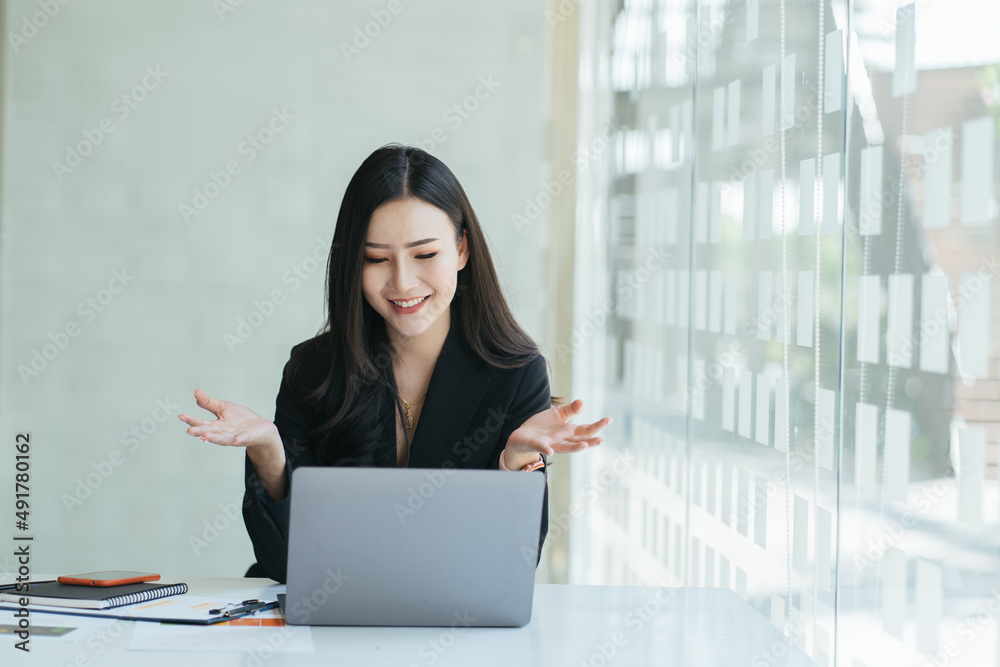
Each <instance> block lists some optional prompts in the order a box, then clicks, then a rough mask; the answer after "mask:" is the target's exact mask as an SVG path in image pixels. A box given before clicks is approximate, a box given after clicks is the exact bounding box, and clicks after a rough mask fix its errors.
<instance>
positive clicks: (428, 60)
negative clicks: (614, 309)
mask: <svg viewBox="0 0 1000 667" xmlns="http://www.w3.org/2000/svg"><path fill="white" fill-rule="evenodd" d="M219 4H220V3H215V5H213V3H208V2H194V1H190V0H188V1H184V2H178V1H172V2H170V3H152V2H149V3H140V2H134V1H133V2H126V1H124V0H104V1H101V2H87V3H84V2H76V3H69V4H68V5H65V6H61V5H60V9H59V11H58V13H57V14H56V15H55V16H53V17H51V18H49V19H48V20H47V23H46V25H44V27H43V28H41V29H40V30H38V31H37V34H33V33H31V31H30V30H29V31H26V32H23V25H24V24H23V20H24V18H25V17H30V16H31V15H32V14H34V13H36V12H38V11H40V9H39V5H37V4H36V2H32V1H27V0H14V1H11V2H8V3H7V12H6V21H7V30H8V32H14V33H21V34H22V37H23V36H25V35H28V36H29V38H27V39H25V40H11V39H10V38H9V37H8V39H7V40H5V44H4V60H5V62H4V89H3V104H4V127H3V132H4V136H3V141H4V144H3V158H2V159H3V182H2V188H3V190H2V197H3V199H2V220H0V225H2V227H0V233H2V234H3V236H2V237H0V364H2V374H0V470H2V471H5V472H4V474H3V475H2V480H0V509H3V510H4V511H3V515H4V516H5V517H8V519H9V518H10V516H11V514H12V511H13V484H12V480H11V475H10V474H8V473H7V471H10V470H11V469H12V466H13V444H14V437H15V434H16V433H18V432H21V431H28V432H30V433H31V436H32V442H33V445H32V446H33V449H32V460H31V465H32V468H31V475H32V477H31V510H30V511H31V515H30V516H31V529H30V531H29V532H30V533H32V534H34V535H35V536H36V537H35V542H34V545H33V547H32V548H33V554H34V555H33V560H32V568H33V570H34V571H36V572H67V571H74V570H75V571H86V570H93V569H112V568H124V569H137V570H152V571H162V572H178V573H184V574H187V575H190V576H199V575H241V574H242V573H243V572H244V570H245V569H246V567H247V566H249V565H250V563H251V562H253V560H254V559H253V554H252V550H251V546H250V542H249V539H248V538H247V536H246V533H245V530H244V528H243V523H242V519H241V518H240V517H239V516H238V515H237V514H236V513H235V510H236V506H238V504H239V500H240V498H241V496H242V486H243V485H242V479H241V475H242V469H243V453H242V451H240V450H232V449H224V448H219V447H215V446H212V445H207V444H205V443H201V442H200V441H198V440H196V439H194V438H191V437H190V436H188V435H186V434H185V433H184V430H185V428H186V426H185V425H184V424H183V423H181V422H180V421H179V420H177V419H176V417H175V415H176V414H177V413H179V412H197V411H198V408H197V406H196V405H195V404H194V400H193V397H192V392H193V390H194V389H195V388H196V387H202V388H204V389H206V390H207V391H209V392H210V393H212V394H215V395H218V396H221V397H223V398H227V399H230V400H233V401H237V402H241V403H244V404H245V405H248V406H250V407H252V408H254V409H256V410H257V411H259V412H260V413H262V414H264V415H265V416H267V417H272V416H273V413H274V397H275V394H276V392H277V388H278V383H279V380H280V374H281V368H282V366H283V364H284V362H285V361H286V360H287V357H288V352H289V350H290V348H291V347H292V345H294V344H295V343H297V342H299V341H301V340H304V339H306V338H309V337H311V336H312V335H314V333H315V332H316V330H317V328H318V327H319V326H320V325H321V323H322V319H323V312H324V304H323V282H324V277H323V267H324V266H325V257H326V252H327V251H328V249H329V245H328V244H329V239H330V237H331V236H332V233H333V226H334V221H335V219H336V213H337V208H338V206H339V204H340V199H341V196H342V194H343V191H344V188H345V187H346V185H347V181H348V179H349V178H350V176H351V174H352V173H353V172H354V170H355V169H356V168H357V167H358V165H359V164H360V163H361V161H362V160H363V159H364V157H365V156H366V155H367V154H368V153H370V152H371V151H372V150H373V149H375V148H376V147H378V146H380V145H382V144H383V143H386V142H389V141H403V142H410V143H412V142H416V141H419V140H424V139H427V138H429V137H431V136H432V131H433V130H434V129H435V128H439V127H440V128H441V129H442V130H443V131H444V133H445V135H446V139H447V140H446V141H444V142H443V143H440V144H439V145H437V146H435V147H433V148H432V152H434V153H435V154H436V155H438V156H439V157H440V158H441V159H443V160H444V161H445V163H446V164H448V165H449V166H450V167H451V168H452V169H453V170H454V171H455V172H456V174H457V175H458V177H459V179H460V180H461V181H462V183H463V185H464V186H465V188H466V190H467V191H468V193H469V196H470V198H471V199H472V202H473V205H474V207H475V208H476V211H477V213H478V214H479V216H480V219H481V220H482V222H483V224H484V226H485V227H486V231H487V234H488V235H489V237H490V239H491V241H492V244H493V246H494V259H495V260H496V261H497V263H498V265H499V269H500V274H501V279H502V281H503V282H504V286H505V289H506V290H507V294H508V297H509V298H510V300H511V302H512V306H513V307H514V309H515V314H516V315H517V316H518V317H519V319H520V321H521V323H522V324H523V325H524V326H525V327H526V328H527V330H528V331H529V333H531V334H532V335H534V336H535V337H536V340H537V341H538V342H539V343H540V344H542V345H544V344H545V341H543V340H542V339H541V334H542V332H541V323H542V318H541V313H542V309H543V307H544V305H545V295H544V293H543V292H542V291H540V290H539V286H540V285H542V284H544V276H545V271H544V268H543V262H542V257H541V251H540V250H539V249H538V248H537V244H534V243H533V241H535V240H536V239H538V238H540V237H541V232H542V230H543V227H544V225H534V226H531V227H528V228H526V229H524V230H523V231H521V232H518V230H516V229H515V228H514V226H513V225H512V223H511V214H512V213H515V212H520V211H522V210H523V208H524V200H525V197H528V196H534V195H535V194H536V193H537V192H538V191H539V185H540V183H541V178H542V173H543V171H542V170H543V162H542V157H543V156H542V152H543V149H542V146H543V138H544V137H543V131H544V128H543V113H544V94H545V91H544V81H545V63H546V60H545V48H546V47H545V43H544V40H545V39H546V36H547V31H546V30H545V21H544V9H545V7H544V4H543V3H539V2H531V1H530V0H513V1H508V2H503V3H470V2H460V1H459V0H448V1H445V2H434V3H431V2H417V1H414V0H400V4H399V5H398V7H400V8H401V11H400V12H399V13H398V14H396V15H393V16H392V18H391V21H390V22H389V23H388V25H387V26H385V27H384V28H382V29H381V32H380V34H379V35H378V36H377V37H376V38H374V39H372V40H371V42H370V44H368V45H367V46H366V47H365V48H364V49H363V50H361V52H360V54H355V55H354V57H353V58H352V59H351V62H348V61H347V58H346V57H345V55H344V54H343V53H342V49H341V46H340V44H341V42H345V41H350V40H351V39H353V37H354V35H355V28H357V27H361V28H363V27H364V25H365V23H366V22H367V21H371V20H372V15H371V12H372V11H376V12H378V11H380V10H385V9H386V8H387V7H389V5H390V4H391V3H389V2H388V1H370V2H353V3H349V4H348V3H339V2H338V3H333V2H302V1H296V2H287V1H286V2H281V3H261V2H249V1H246V2H242V3H241V4H239V5H238V6H237V7H235V8H234V10H233V11H232V12H227V13H225V14H224V15H223V16H222V17H221V18H220V16H219V15H218V14H217V10H216V9H215V8H214V6H218V5H219ZM383 18H384V15H383ZM147 68H152V69H153V70H155V69H156V68H159V69H160V70H161V71H163V72H165V73H167V75H166V76H165V77H164V78H163V79H162V81H160V82H159V83H157V84H156V86H155V88H153V86H152V84H153V83H154V80H153V79H152V78H146V79H145V81H146V83H147V84H149V87H150V88H152V89H151V90H149V91H148V94H147V95H146V96H145V99H144V100H143V101H142V102H140V103H139V104H138V105H137V106H136V108H135V109H130V110H129V114H128V116H127V117H125V118H122V115H123V111H122V109H123V107H122V106H121V104H120V103H119V104H115V100H116V98H119V97H120V96H122V95H123V94H126V93H129V91H132V90H133V88H134V87H136V86H141V85H142V84H143V81H144V77H146V73H147ZM480 77H483V78H487V79H488V78H490V77H492V78H493V80H494V81H498V82H499V84H500V85H499V87H498V88H497V89H496V91H495V92H493V93H492V94H491V95H490V96H489V97H488V99H485V100H483V101H482V102H481V103H480V105H479V108H478V109H477V110H476V111H474V112H473V113H471V114H470V115H469V117H468V118H467V119H462V123H461V125H460V126H459V127H455V124H456V123H454V122H449V121H448V119H450V118H453V116H448V118H446V117H445V113H446V112H447V111H448V109H449V108H450V107H452V105H454V104H456V103H461V102H462V100H463V98H466V97H467V96H468V95H470V94H473V93H474V91H475V89H476V87H477V85H479V81H480ZM141 92H142V91H140V95H141ZM480 92H481V93H483V92H485V90H484V89H480ZM273 109H287V112H288V113H290V114H292V115H294V118H293V119H291V120H290V121H289V122H288V125H287V128H285V129H284V130H283V131H281V132H280V133H278V134H276V136H275V138H274V140H273V143H271V144H270V145H268V146H267V147H266V149H265V150H263V151H262V152H260V153H259V155H257V156H256V158H255V159H254V160H253V161H252V162H248V161H247V159H246V158H247V156H246V155H245V154H241V153H240V152H239V148H238V147H239V146H240V144H241V142H243V141H244V140H245V138H246V137H247V136H248V135H249V134H251V133H257V132H258V131H259V130H261V129H263V128H265V127H266V126H267V124H268V123H269V121H270V119H271V118H272V115H273V111H272V110H273ZM105 118H106V119H109V120H110V122H111V123H113V126H114V130H113V131H112V132H110V133H108V134H105V135H104V136H103V138H102V140H101V142H100V143H99V145H97V146H96V147H95V148H94V149H93V152H92V153H91V154H90V155H87V156H86V157H84V158H83V160H82V163H81V164H80V165H79V166H77V167H75V168H74V169H72V170H71V171H70V172H69V173H62V174H57V173H56V170H55V169H54V167H53V162H54V161H59V162H65V161H66V146H67V145H68V144H70V145H76V144H78V143H79V142H81V141H83V140H84V134H83V132H91V133H93V131H95V130H96V129H97V128H99V127H100V124H101V121H102V119H105ZM105 127H107V125H105ZM93 136H96V135H93ZM438 136H440V135H438ZM229 160H235V161H236V162H238V163H239V165H240V167H241V173H240V174H238V175H237V176H235V177H234V178H232V181H231V183H230V184H229V185H228V187H226V188H224V189H223V190H222V192H221V194H220V195H219V196H218V197H217V198H215V199H214V200H212V201H211V203H210V204H209V205H208V206H207V208H206V209H205V210H204V211H203V212H201V213H200V215H198V216H197V217H193V218H192V219H191V220H190V221H189V222H185V220H184V219H183V217H182V215H181V213H180V211H179V205H180V204H181V203H187V204H192V199H193V196H194V189H195V188H203V187H204V186H205V185H206V184H207V183H209V182H210V180H209V172H210V171H220V170H222V169H224V168H225V165H226V163H227V161H229ZM317 239H321V240H320V241H318V240H317ZM314 251H315V252H316V253H317V256H318V257H319V262H318V265H319V270H317V271H316V272H315V273H313V274H311V276H309V277H308V279H307V280H305V281H304V282H302V283H301V286H299V287H298V288H297V289H296V288H295V287H296V286H295V284H294V283H292V282H288V281H287V280H286V278H285V277H286V275H287V274H286V272H288V271H289V270H290V269H292V267H293V266H294V265H297V264H301V263H302V262H303V260H307V258H309V257H310V256H311V255H312V254H313V253H314ZM115 271H125V272H126V274H127V275H128V276H132V277H133V278H132V279H131V281H130V282H128V284H127V286H126V287H125V288H124V289H123V290H121V291H120V293H118V294H114V295H113V299H112V300H111V301H110V303H108V304H107V305H106V306H105V307H104V308H103V311H102V312H100V313H96V314H95V316H94V317H93V318H92V319H91V318H90V316H89V315H88V314H87V311H85V310H81V309H79V308H78V304H80V303H82V302H85V301H86V299H88V298H99V297H100V296H101V295H102V290H104V289H106V288H108V287H109V281H111V280H112V278H113V276H114V272H115ZM113 286H114V287H115V288H118V287H119V285H118V283H115V284H114V285H113ZM273 290H281V292H282V295H283V297H284V299H285V300H284V302H283V303H281V304H280V305H278V306H277V307H276V309H275V310H274V313H273V315H272V316H271V317H269V318H266V319H265V321H264V323H263V324H262V325H261V326H260V327H259V328H257V329H256V330H254V332H253V334H252V336H250V337H249V338H248V339H247V340H246V341H245V342H244V343H243V344H241V345H239V346H237V347H235V349H233V350H232V351H231V350H230V349H228V348H227V344H226V341H225V340H224V334H225V333H227V332H233V331H234V330H235V328H236V322H237V319H238V318H240V317H244V318H245V317H247V316H248V315H249V314H250V313H251V311H252V310H253V309H254V308H255V302H256V301H260V300H262V299H265V298H266V297H267V296H268V295H269V294H270V293H271V292H272V291H273ZM108 295H110V293H106V294H105V296H108ZM71 324H75V325H77V326H78V327H79V329H78V335H76V336H75V337H71V338H68V339H67V341H65V342H66V345H65V347H64V348H62V349H58V351H57V354H54V355H53V354H52V353H53V352H55V351H56V348H55V347H50V348H49V349H48V350H47V351H48V352H49V353H50V356H53V357H54V358H52V359H50V360H47V367H45V368H44V369H43V370H41V371H40V372H39V373H38V375H37V376H31V377H28V378H27V379H23V378H22V377H21V374H20V373H19V367H21V366H24V367H29V368H30V367H31V364H32V355H33V353H34V351H36V350H37V351H39V352H42V351H43V348H44V346H45V345H46V344H48V343H50V342H51V340H50V336H52V337H55V338H59V332H62V331H65V330H66V327H67V326H69V325H71ZM159 402H163V403H167V404H169V410H168V412H169V414H168V415H166V413H164V412H162V411H158V410H157V405H158V403H159ZM206 414H207V413H206ZM163 415H166V417H167V418H166V421H163V422H162V423H158V422H156V420H155V418H156V417H160V416H163ZM143 424H145V427H146V429H147V430H149V431H151V433H149V434H148V435H145V434H144V437H145V440H144V441H138V440H127V439H126V438H125V434H127V432H128V431H129V430H130V429H132V428H133V427H135V428H139V429H140V430H141V429H142V427H143ZM115 452H118V454H117V456H119V457H120V458H119V459H118V461H119V463H120V465H114V464H113V463H105V462H106V461H109V460H111V457H113V456H115ZM102 467H103V468H104V469H105V472H108V471H109V469H110V475H109V476H107V478H106V479H105V478H103V477H102V476H101V475H100V472H99V470H98V469H100V468H102ZM88 476H89V479H90V481H91V482H92V486H94V487H96V488H93V489H91V488H87V486H86V481H87V479H88ZM81 485H82V486H81ZM78 489H79V491H80V494H79V495H80V496H83V495H85V494H86V492H89V494H90V495H89V497H87V498H85V499H82V501H81V502H79V503H74V504H70V505H68V504H67V503H68V502H69V501H70V500H71V499H72V500H77V490H78ZM227 505H232V506H233V507H231V508H230V510H231V511H233V512H234V516H233V518H232V520H231V521H230V520H228V519H226V518H225V509H226V506H227ZM213 521H216V522H217V523H218V524H219V525H220V526H224V525H225V524H226V523H227V522H228V523H229V524H230V525H229V527H228V528H227V529H223V530H222V531H221V532H220V534H219V535H218V537H217V538H216V539H215V540H214V541H212V542H211V543H210V544H209V545H208V546H207V547H206V548H202V549H201V550H200V552H199V553H198V554H197V555H196V554H195V549H194V548H193V547H192V546H191V543H190V539H191V538H192V537H195V536H198V537H201V536H203V535H202V533H203V531H204V529H205V525H206V523H205V522H208V523H212V522H213ZM0 526H2V527H0V535H7V534H8V533H9V532H11V531H12V528H11V521H10V520H7V519H5V520H4V521H3V522H2V523H0ZM209 536H210V534H209ZM7 543H9V541H7ZM7 551H8V550H7V549H4V553H6V552H7ZM12 565H13V561H12V560H11V559H10V557H9V556H5V557H3V558H0V574H2V573H9V572H11V571H12Z"/></svg>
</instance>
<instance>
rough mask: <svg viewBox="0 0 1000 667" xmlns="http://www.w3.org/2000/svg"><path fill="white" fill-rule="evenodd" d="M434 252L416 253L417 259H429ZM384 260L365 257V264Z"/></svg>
mask: <svg viewBox="0 0 1000 667" xmlns="http://www.w3.org/2000/svg"><path fill="white" fill-rule="evenodd" d="M436 254H437V253H436V252H429V253H427V254H425V255H417V259H430V258H431V257H433V256H434V255H436ZM384 261H385V257H365V263H367V264H379V263H381V262H384Z"/></svg>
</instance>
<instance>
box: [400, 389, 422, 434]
mask: <svg viewBox="0 0 1000 667" xmlns="http://www.w3.org/2000/svg"><path fill="white" fill-rule="evenodd" d="M396 395H397V396H399V400H401V401H403V404H404V405H405V406H406V414H405V415H404V416H403V425H404V426H405V427H406V428H413V417H412V416H411V415H410V408H411V407H413V406H414V405H416V404H417V401H419V400H420V398H423V397H424V396H426V395H427V392H426V391H425V392H424V393H422V394H420V398H418V399H416V400H414V401H413V402H412V403H407V402H406V399H405V398H403V395H402V394H400V393H399V392H396Z"/></svg>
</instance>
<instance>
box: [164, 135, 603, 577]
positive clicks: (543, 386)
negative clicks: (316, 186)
mask: <svg viewBox="0 0 1000 667" xmlns="http://www.w3.org/2000/svg"><path fill="white" fill-rule="evenodd" d="M328 268H329V274H328V276H327V285H326V287H327V290H326V291H327V306H328V312H327V321H326V324H325V326H324V330H323V332H322V333H320V334H319V335H318V336H316V337H314V338H312V339H310V340H307V341H305V342H303V343H300V344H299V345H296V346H295V347H294V348H293V349H292V354H291V358H290V359H289V361H288V363H287V364H286V365H285V370H284V374H283V377H282V382H281V387H280V389H279V391H278V397H277V401H276V410H275V418H274V421H273V422H271V421H269V420H267V419H265V418H264V417H261V416H260V415H258V414H256V413H254V412H253V411H251V410H249V409H248V408H245V407H243V406H241V405H238V404H236V403H231V402H228V401H224V400H221V399H218V398H212V397H210V396H209V395H208V394H207V393H205V392H204V391H202V390H200V389H198V390H196V391H195V398H196V400H197V402H198V405H199V406H200V407H202V408H205V409H206V410H208V411H210V412H212V413H213V414H214V415H215V416H216V419H215V420H203V419H198V418H196V417H193V416H191V415H187V414H183V415H180V416H179V417H180V419H181V420H182V421H184V422H185V423H187V424H188V425H189V426H190V428H188V431H187V432H188V433H189V434H191V435H193V436H196V437H199V438H201V439H202V440H204V441H206V442H212V443H214V444H218V445H229V446H240V447H245V448H246V462H245V467H246V500H245V502H244V505H243V507H244V510H243V516H244V520H245V522H246V526H247V531H248V533H249V534H250V538H251V541H252V542H253V545H254V551H255V553H256V555H257V558H258V561H259V562H260V565H261V567H262V568H263V570H264V572H265V573H266V574H267V575H268V576H270V577H272V578H273V579H276V580H278V581H284V580H285V571H286V565H287V535H288V517H289V514H288V512H289V501H288V497H289V489H290V485H291V473H292V470H293V469H294V468H296V467H298V466H315V465H340V466H399V467H403V466H409V467H419V468H480V469H482V468H487V469H495V470H497V469H499V470H526V471H531V470H537V469H541V470H542V474H545V471H544V466H545V461H546V459H545V457H546V456H548V455H552V454H555V453H571V452H576V451H580V450H583V449H586V448H588V447H590V446H593V445H598V444H600V443H601V442H603V440H602V438H600V437H598V436H597V433H598V432H599V431H600V430H601V429H603V428H604V427H605V426H607V424H608V423H610V421H611V420H610V419H608V418H604V419H600V420H598V421H596V422H594V423H592V424H584V425H579V426H578V425H575V424H569V423H568V422H569V420H570V419H571V418H572V417H573V416H574V415H576V414H578V413H579V412H580V411H581V410H582V409H583V401H580V400H577V401H572V402H570V403H569V404H567V405H560V406H557V407H552V406H551V396H550V392H549V380H548V374H547V372H546V363H545V359H544V357H542V356H541V354H540V353H539V351H538V347H537V346H536V345H535V343H534V341H532V339H531V337H529V336H528V335H527V334H526V333H525V332H524V331H523V330H522V329H521V327H520V326H519V325H518V324H517V322H516V321H515V320H514V317H513V315H512V314H511V312H510V309H509V308H508V306H507V302H506V300H505V298H504V296H503V292H502V290H501V289H500V285H499V281H498V280H497V275H496V271H495V270H494V267H493V261H492V259H491V258H490V255H489V251H488V249H487V244H486V237H485V235H484V234H483V231H482V228H481V227H480V225H479V220H478V218H477V217H476V214H475V212H474V211H473V210H472V206H471V204H470V203H469V200H468V198H467V197H466V195H465V192H464V190H463V189H462V186H461V185H460V184H459V182H458V179H456V178H455V175H454V174H453V173H452V172H451V170H450V169H448V167H446V166H445V165H444V164H443V163H442V162H441V161H440V160H438V159H437V158H435V157H433V156H431V155H430V154H429V153H427V152H425V151H423V150H420V149H418V148H412V147H406V146H400V145H395V144H393V145H389V146H385V147H383V148H380V149H378V150H376V151H375V152H374V153H372V154H371V155H370V156H369V157H368V158H367V159H366V160H365V161H364V163H363V164H362V165H361V167H360V168H359V169H358V171H357V172H356V173H355V174H354V177H353V178H352V179H351V182H350V183H349V184H348V186H347V190H346V192H345V193H344V199H343V202H342V204H341V207H340V213H339V214H338V217H337V226H336V230H335V232H334V236H333V242H332V244H331V248H330V258H329V263H328ZM545 502H546V507H545V508H543V512H542V525H541V533H540V540H539V555H540V554H541V548H542V544H543V543H544V540H545V535H546V532H547V528H548V512H547V502H548V499H547V495H546V501H545Z"/></svg>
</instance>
